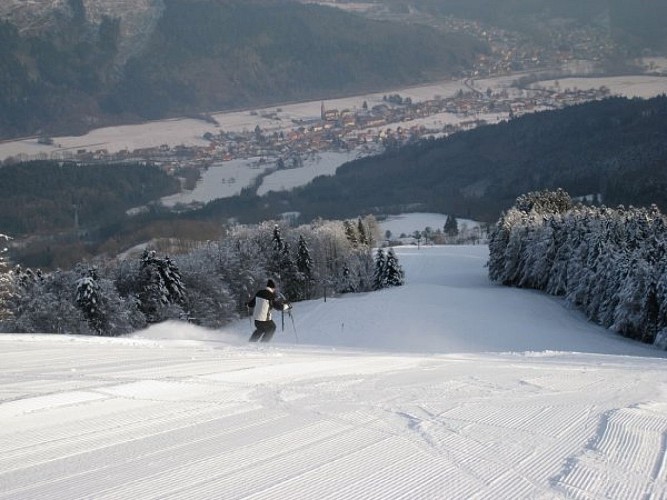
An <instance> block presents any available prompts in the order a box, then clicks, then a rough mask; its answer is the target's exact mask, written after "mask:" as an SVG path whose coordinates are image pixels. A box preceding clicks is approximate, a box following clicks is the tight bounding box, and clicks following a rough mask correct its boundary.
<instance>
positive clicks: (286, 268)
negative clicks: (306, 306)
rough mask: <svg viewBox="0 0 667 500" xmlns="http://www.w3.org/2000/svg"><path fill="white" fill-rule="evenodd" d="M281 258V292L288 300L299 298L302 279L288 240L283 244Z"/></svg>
mask: <svg viewBox="0 0 667 500" xmlns="http://www.w3.org/2000/svg"><path fill="white" fill-rule="evenodd" d="M279 259H280V264H279V267H280V282H281V293H282V294H283V295H285V297H286V298H287V299H288V300H299V299H300V298H301V295H302V293H301V280H300V278H299V272H298V269H297V266H296V263H295V262H294V260H293V259H292V253H291V250H290V246H289V244H288V243H287V242H285V243H284V244H283V249H282V252H281V253H280V256H279Z"/></svg>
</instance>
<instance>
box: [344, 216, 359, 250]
mask: <svg viewBox="0 0 667 500" xmlns="http://www.w3.org/2000/svg"><path fill="white" fill-rule="evenodd" d="M343 227H344V228H345V236H346V237H347V241H349V242H350V244H351V245H352V246H353V247H356V246H357V245H359V237H358V232H357V230H356V229H355V228H354V226H353V225H352V223H351V222H350V221H349V220H344V221H343Z"/></svg>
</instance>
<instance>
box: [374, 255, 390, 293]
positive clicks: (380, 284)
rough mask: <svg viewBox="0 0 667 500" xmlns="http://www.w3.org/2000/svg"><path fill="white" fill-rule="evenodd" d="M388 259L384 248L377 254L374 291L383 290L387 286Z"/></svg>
mask: <svg viewBox="0 0 667 500" xmlns="http://www.w3.org/2000/svg"><path fill="white" fill-rule="evenodd" d="M386 270H387V257H386V255H385V253H384V250H383V249H382V248H378V250H377V253H376V254H375V273H374V274H373V290H381V289H382V288H385V287H386V286H387V272H386Z"/></svg>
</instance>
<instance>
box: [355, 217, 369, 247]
mask: <svg viewBox="0 0 667 500" xmlns="http://www.w3.org/2000/svg"><path fill="white" fill-rule="evenodd" d="M357 231H358V232H359V243H361V244H362V245H366V246H368V245H370V244H371V238H370V235H369V234H368V231H367V230H366V226H365V225H364V221H362V220H361V217H359V220H358V221H357Z"/></svg>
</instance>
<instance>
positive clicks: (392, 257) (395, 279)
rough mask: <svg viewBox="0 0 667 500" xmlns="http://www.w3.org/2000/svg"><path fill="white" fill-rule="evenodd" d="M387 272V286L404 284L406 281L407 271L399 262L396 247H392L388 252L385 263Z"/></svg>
mask: <svg viewBox="0 0 667 500" xmlns="http://www.w3.org/2000/svg"><path fill="white" fill-rule="evenodd" d="M385 274H386V283H387V286H402V285H403V284H404V283H405V273H404V272H403V268H402V267H401V265H400V264H399V263H398V258H397V257H396V254H395V253H394V249H393V248H390V249H389V251H388V252H387V261H386V263H385Z"/></svg>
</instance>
